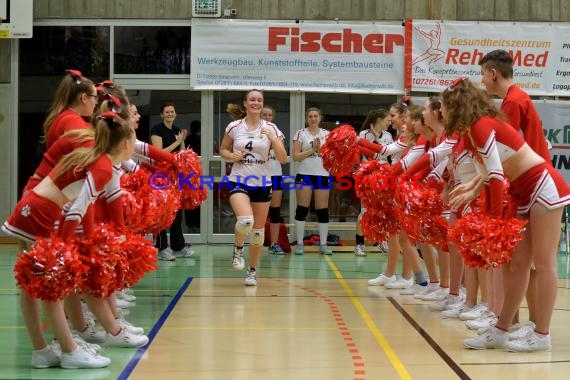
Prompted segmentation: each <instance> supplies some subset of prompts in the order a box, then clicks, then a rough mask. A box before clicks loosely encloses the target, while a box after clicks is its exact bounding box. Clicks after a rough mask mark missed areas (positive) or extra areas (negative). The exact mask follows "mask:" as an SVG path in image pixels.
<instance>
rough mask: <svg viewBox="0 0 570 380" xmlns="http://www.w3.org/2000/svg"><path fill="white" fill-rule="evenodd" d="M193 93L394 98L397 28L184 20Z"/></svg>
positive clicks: (400, 86)
mask: <svg viewBox="0 0 570 380" xmlns="http://www.w3.org/2000/svg"><path fill="white" fill-rule="evenodd" d="M191 35H192V44H191V46H192V53H191V69H190V72H191V75H190V77H191V79H190V84H191V87H192V88H193V89H197V90H199V89H231V90H248V89H252V88H259V89H263V90H279V91H310V92H347V93H378V94H401V93H403V90H404V28H403V26H402V24H401V23H390V22H386V23H376V22H350V23H345V22H295V21H260V20H226V19H197V18H195V19H192V33H191Z"/></svg>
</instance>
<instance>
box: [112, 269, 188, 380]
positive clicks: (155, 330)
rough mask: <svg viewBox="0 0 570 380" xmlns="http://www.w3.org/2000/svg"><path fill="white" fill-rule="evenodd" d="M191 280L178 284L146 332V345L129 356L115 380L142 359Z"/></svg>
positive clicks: (130, 370) (119, 378)
mask: <svg viewBox="0 0 570 380" xmlns="http://www.w3.org/2000/svg"><path fill="white" fill-rule="evenodd" d="M191 282H192V277H188V278H187V279H186V281H184V283H183V284H182V286H180V289H178V292H176V294H175V295H174V297H173V298H172V300H170V303H169V304H168V306H167V307H166V309H165V310H164V312H162V315H161V316H160V318H158V320H157V321H156V323H155V324H154V326H153V327H152V329H151V330H150V332H149V333H148V335H147V336H148V343H147V344H146V346H144V347H140V348H139V349H138V350H137V351H136V352H135V354H134V355H133V356H132V357H131V360H129V362H128V363H127V365H126V366H125V368H124V369H123V371H122V372H121V374H120V375H119V376H118V377H117V380H126V379H127V378H128V377H129V376H130V375H131V373H132V372H133V370H134V369H135V367H136V366H137V364H138V363H139V361H140V360H141V359H142V357H143V355H144V354H145V353H146V350H147V349H148V347H149V346H150V344H151V343H152V341H153V340H154V338H155V337H156V334H158V332H159V331H160V329H161V328H162V325H164V322H166V320H167V319H168V317H169V316H170V313H172V310H174V308H175V307H176V304H177V303H178V301H180V298H182V295H183V294H184V293H185V292H186V289H188V287H189V286H190V283H191Z"/></svg>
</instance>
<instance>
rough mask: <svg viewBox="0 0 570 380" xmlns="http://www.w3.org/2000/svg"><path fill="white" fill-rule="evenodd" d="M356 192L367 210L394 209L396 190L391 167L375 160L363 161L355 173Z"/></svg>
mask: <svg viewBox="0 0 570 380" xmlns="http://www.w3.org/2000/svg"><path fill="white" fill-rule="evenodd" d="M354 190H355V192H356V195H357V196H358V197H359V198H360V199H361V200H362V203H363V204H364V206H365V207H366V208H373V209H375V210H385V209H387V208H392V207H393V206H394V205H395V203H394V189H393V186H392V177H391V176H390V166H389V165H388V164H382V163H380V162H378V161H375V160H368V161H363V162H361V163H360V165H359V166H358V169H356V171H355V172H354Z"/></svg>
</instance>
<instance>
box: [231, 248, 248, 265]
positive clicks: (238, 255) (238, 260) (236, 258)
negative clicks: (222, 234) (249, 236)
mask: <svg viewBox="0 0 570 380" xmlns="http://www.w3.org/2000/svg"><path fill="white" fill-rule="evenodd" d="M232 267H234V269H235V270H239V271H241V270H243V268H245V260H244V258H243V248H242V249H237V248H236V247H234V254H233V257H232Z"/></svg>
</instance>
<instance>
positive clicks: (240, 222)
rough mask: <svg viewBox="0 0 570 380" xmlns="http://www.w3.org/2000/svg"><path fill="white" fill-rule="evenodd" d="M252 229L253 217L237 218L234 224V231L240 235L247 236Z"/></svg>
mask: <svg viewBox="0 0 570 380" xmlns="http://www.w3.org/2000/svg"><path fill="white" fill-rule="evenodd" d="M252 228H253V215H248V216H238V217H237V222H236V231H237V232H239V233H240V234H242V235H249V233H250V232H251V229H252Z"/></svg>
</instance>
